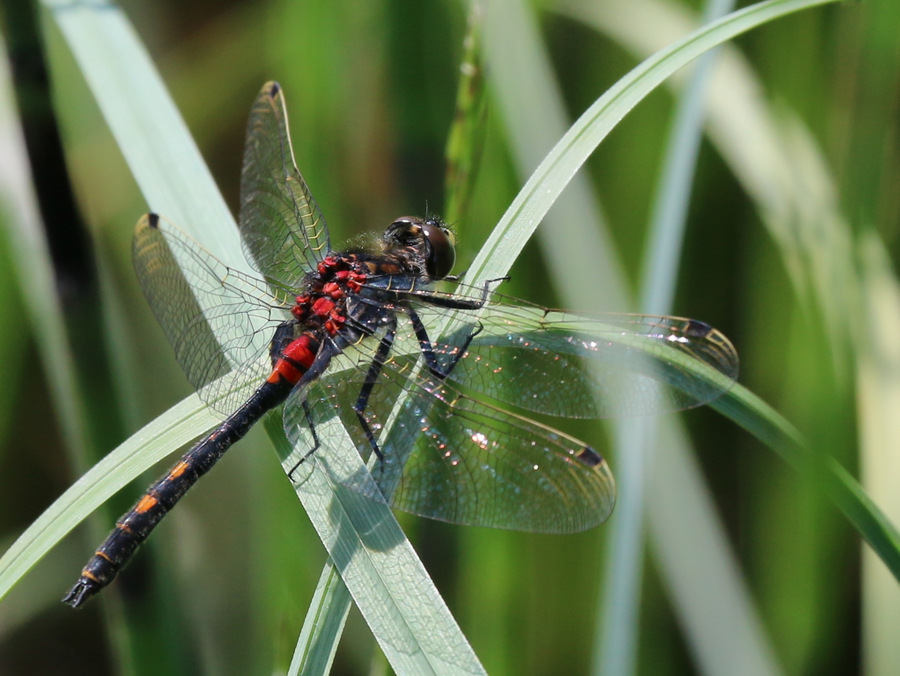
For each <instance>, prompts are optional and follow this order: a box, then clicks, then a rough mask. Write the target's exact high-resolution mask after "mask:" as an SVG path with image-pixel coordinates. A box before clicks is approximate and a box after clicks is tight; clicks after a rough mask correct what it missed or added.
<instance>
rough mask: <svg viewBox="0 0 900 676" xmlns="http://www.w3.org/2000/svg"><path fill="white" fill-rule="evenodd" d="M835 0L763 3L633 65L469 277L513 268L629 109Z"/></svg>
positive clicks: (513, 211)
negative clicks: (766, 28) (691, 67)
mask: <svg viewBox="0 0 900 676" xmlns="http://www.w3.org/2000/svg"><path fill="white" fill-rule="evenodd" d="M836 1H837V0H769V2H761V3H758V4H756V5H752V6H750V7H747V8H745V9H743V10H741V11H739V12H735V13H733V14H730V15H729V16H728V17H726V18H724V19H722V20H720V21H716V22H714V23H712V24H710V25H708V26H704V27H703V28H701V29H698V30H696V31H694V32H693V33H691V34H690V35H688V36H687V37H685V38H684V39H682V40H680V41H678V42H676V43H674V44H673V45H671V46H669V47H668V48H666V49H664V50H662V51H660V52H658V53H656V54H654V55H653V56H652V57H650V58H649V59H647V60H646V61H644V62H643V63H641V64H640V65H639V66H637V67H636V68H634V69H633V70H632V71H631V72H629V73H628V74H627V75H626V76H625V77H623V78H622V79H621V80H619V81H618V82H617V83H616V84H615V85H613V86H612V87H611V88H610V89H609V90H608V91H607V92H606V93H604V94H603V96H601V97H600V98H599V99H597V100H596V101H595V102H594V103H593V104H592V105H591V106H590V108H588V109H587V110H586V111H585V112H584V113H583V114H582V115H581V116H580V117H579V118H578V120H577V121H576V122H575V124H573V125H572V126H571V127H570V128H569V130H568V131H567V132H566V134H565V136H563V138H561V139H560V140H559V142H558V143H557V144H556V146H554V148H553V149H552V150H551V151H550V152H549V153H548V154H547V156H546V157H545V158H544V160H543V161H542V162H541V163H540V165H539V166H538V167H537V169H535V171H534V173H533V174H532V175H531V176H530V177H529V179H528V181H527V182H526V184H525V185H524V186H523V187H522V190H521V191H520V192H519V194H518V195H517V196H516V198H515V200H513V202H512V204H511V205H510V207H509V209H507V211H506V213H505V214H504V215H503V217H502V218H501V219H500V222H499V223H498V224H497V227H496V228H495V229H494V231H493V233H492V234H491V236H490V238H488V241H487V242H485V245H484V246H483V247H482V249H481V251H480V252H479V254H478V256H477V257H476V259H475V261H474V262H473V263H472V266H471V268H470V269H469V275H470V277H468V278H467V279H468V281H469V282H470V283H476V284H477V282H478V281H483V280H487V279H495V278H498V277H503V276H505V275H506V274H507V273H508V272H509V269H510V267H511V266H512V263H513V261H515V259H516V258H517V257H518V255H519V253H520V252H521V250H522V247H524V246H525V243H526V242H527V241H528V239H529V238H530V237H531V235H532V234H533V233H534V230H535V229H536V228H537V226H538V225H539V224H540V222H541V220H542V219H543V218H544V216H546V214H547V211H549V209H550V207H551V206H552V205H553V204H554V202H556V200H557V199H558V197H559V195H560V193H562V191H563V189H564V188H565V187H566V186H567V185H568V183H569V181H571V179H572V177H573V176H574V175H575V173H576V172H577V171H578V170H579V169H580V168H581V166H582V165H583V164H584V162H585V160H587V158H588V157H589V156H590V154H591V153H592V152H593V151H594V149H595V148H596V147H597V146H598V145H599V144H600V142H601V141H602V140H603V139H604V138H606V136H607V134H609V132H610V131H611V130H612V129H613V128H614V127H615V126H616V125H617V124H618V123H619V121H621V119H622V118H623V117H624V116H625V115H626V114H627V113H628V111H630V110H631V109H632V108H634V106H635V105H637V104H638V103H639V102H640V101H641V100H642V99H643V98H644V97H646V96H647V94H649V93H650V92H651V91H653V90H654V89H655V88H656V87H658V86H659V85H660V84H662V82H663V81H665V80H666V79H667V78H668V77H670V76H671V75H672V74H673V73H675V72H676V71H677V70H678V69H680V68H682V67H683V66H685V65H687V64H688V63H690V62H691V61H693V60H694V59H696V58H697V57H698V56H700V55H702V54H704V53H705V52H707V51H708V50H710V49H712V48H714V47H716V46H718V45H720V44H722V43H723V42H726V41H727V40H730V39H732V38H734V37H736V36H738V35H740V34H742V33H745V32H747V31H749V30H752V29H753V28H755V27H757V26H761V25H764V24H766V23H768V22H770V21H773V20H775V19H777V18H779V17H782V16H786V15H788V14H792V13H794V12H799V11H801V10H804V9H808V8H811V7H816V6H819V5H825V4H831V3H834V2H836ZM473 280H474V281H473Z"/></svg>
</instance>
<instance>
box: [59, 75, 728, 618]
mask: <svg viewBox="0 0 900 676" xmlns="http://www.w3.org/2000/svg"><path fill="white" fill-rule="evenodd" d="M238 222H239V228H240V233H241V239H242V243H243V247H244V251H245V254H246V257H247V259H248V262H249V263H250V265H251V267H252V268H253V269H254V270H255V271H256V272H257V273H259V274H258V275H252V274H247V273H244V272H241V271H239V270H237V269H234V268H231V267H228V266H227V265H225V264H224V263H222V262H220V261H219V260H217V259H216V258H215V257H214V256H212V255H211V254H210V253H209V252H207V251H206V250H205V249H204V248H203V247H202V246H201V245H200V244H198V243H197V242H196V241H194V240H193V239H191V238H190V237H189V236H188V235H187V234H185V233H184V232H183V231H182V230H180V229H179V228H178V227H177V226H176V225H174V224H173V223H171V222H169V221H168V220H166V219H165V218H163V217H161V216H159V215H157V214H152V213H151V214H147V215H145V216H144V217H142V218H141V219H140V221H139V222H138V225H137V228H136V232H135V237H134V245H133V258H134V266H135V270H136V273H137V277H138V279H139V280H140V284H141V287H142V288H143V291H144V294H145V296H146V298H147V301H148V302H149V304H150V307H151V308H152V309H153V311H154V313H155V315H156V317H157V319H158V321H159V323H160V324H161V326H162V328H163V330H164V332H165V334H166V336H167V338H168V339H169V341H170V342H171V344H172V346H173V347H174V350H175V356H176V358H177V360H178V362H179V363H180V365H181V366H182V368H183V370H184V371H185V374H186V375H187V377H188V379H189V380H190V382H191V383H192V384H193V386H194V387H195V388H196V389H197V391H198V393H199V395H200V397H201V398H202V400H203V401H204V402H205V403H206V404H207V405H208V406H210V407H211V408H213V409H214V410H215V411H217V412H219V413H221V414H222V415H223V417H224V420H223V421H222V422H221V424H219V426H218V427H216V428H215V429H214V430H213V431H212V432H210V433H209V434H207V435H206V436H205V437H204V438H202V439H201V440H200V441H199V442H197V443H196V444H195V445H194V446H193V447H192V448H191V449H190V450H188V451H187V453H185V454H184V456H183V457H182V458H181V459H180V460H179V461H178V462H177V463H176V464H175V465H174V466H173V467H172V468H171V469H170V470H169V471H168V472H167V473H166V474H165V475H164V476H162V477H161V478H160V479H159V480H158V481H156V482H155V483H154V484H153V485H151V486H150V487H149V488H148V489H147V490H146V492H145V493H144V495H143V496H142V497H141V498H140V499H139V500H138V502H137V503H136V504H135V505H134V507H132V508H131V509H130V510H129V511H128V512H127V513H125V514H124V515H123V516H122V517H121V518H120V519H119V520H118V521H117V523H116V525H115V528H114V529H113V531H112V532H111V533H110V534H109V536H108V537H107V539H106V540H105V541H104V542H103V543H102V544H101V545H100V547H99V548H98V549H97V550H96V553H95V554H94V556H92V557H91V559H90V560H89V561H88V563H87V565H86V566H85V567H84V569H83V570H82V573H81V576H80V578H79V579H78V581H77V582H76V584H75V585H74V586H73V587H72V589H71V590H70V591H69V592H68V594H67V595H66V596H65V597H64V599H63V601H64V602H65V603H67V604H69V605H71V606H73V607H76V608H77V607H80V606H82V605H83V604H84V603H85V602H86V601H87V600H88V599H90V598H91V597H93V596H95V595H96V594H97V593H98V592H100V591H101V590H102V589H103V588H105V587H106V586H107V585H109V584H110V583H111V582H112V581H113V579H114V578H115V577H116V575H117V574H118V573H119V571H120V570H121V569H122V567H123V566H124V565H125V564H126V563H127V562H128V560H129V559H130V558H131V556H132V555H133V554H134V552H135V550H136V549H137V548H138V546H139V545H140V544H141V543H142V542H144V541H145V540H146V539H147V537H148V536H149V534H150V532H151V531H152V530H153V528H154V527H155V526H156V525H157V524H158V523H159V522H160V520H161V519H162V518H163V517H164V516H165V515H166V514H167V513H168V512H169V511H170V510H171V509H172V508H173V507H174V506H175V504H176V503H177V502H178V501H179V500H180V499H181V498H182V497H183V496H184V494H185V493H186V492H187V490H188V489H189V488H190V487H191V486H193V485H194V484H195V483H196V481H197V480H198V479H199V478H200V477H201V476H203V475H204V474H206V473H207V472H208V471H209V470H210V469H211V468H212V466H213V465H214V464H215V463H216V462H217V461H218V460H219V459H220V458H221V457H222V455H223V454H224V453H225V452H226V451H227V450H228V449H229V448H230V447H231V446H232V445H233V444H234V443H235V442H236V441H238V440H239V439H241V438H242V437H243V436H244V435H245V434H246V433H247V431H248V430H249V429H250V428H251V427H252V426H253V425H254V424H255V423H256V422H258V421H259V420H260V419H261V418H262V417H263V416H264V415H266V414H267V413H268V412H270V411H273V410H275V409H277V408H279V407H281V411H282V418H283V423H284V431H285V433H286V435H287V438H288V440H289V441H290V442H291V443H292V444H293V445H294V447H295V448H298V449H301V451H302V455H301V457H300V458H299V459H298V460H297V461H296V463H294V466H293V468H292V469H291V470H290V471H289V475H290V477H291V479H292V480H293V481H295V482H298V483H302V482H303V481H304V480H305V478H306V477H308V476H309V473H310V472H312V471H315V470H316V469H319V470H321V471H329V462H328V458H329V457H330V454H334V453H340V452H346V451H345V449H346V448H347V445H348V444H350V445H352V446H354V447H355V448H356V450H357V451H358V452H359V453H360V454H361V455H362V456H363V458H368V459H370V468H371V475H367V477H359V476H358V475H356V474H354V475H353V476H341V477H340V478H339V481H340V483H341V484H342V485H344V486H347V487H348V488H351V489H353V490H355V491H358V492H360V493H363V494H364V495H366V496H367V497H369V498H372V499H374V500H379V501H382V502H386V503H387V504H390V505H391V506H393V507H395V508H397V509H400V510H403V511H407V512H411V513H413V514H417V515H421V516H425V517H429V518H433V519H438V520H443V521H447V522H451V523H457V524H468V525H480V526H491V527H497V528H505V529H514V530H522V531H531V532H548V533H571V532H577V531H581V530H584V529H587V528H591V527H593V526H596V525H597V524H599V523H602V522H603V521H605V520H606V519H607V518H608V517H609V516H610V514H611V512H612V509H613V506H614V504H615V497H616V489H615V480H614V478H613V475H612V473H611V471H610V469H609V466H608V464H607V462H606V460H605V458H604V457H603V455H602V454H601V453H600V452H599V451H598V450H597V449H595V448H594V447H592V446H590V445H588V444H586V443H585V442H583V441H580V440H578V439H576V438H575V437H573V436H570V435H568V434H565V433H563V432H561V431H559V430H557V429H555V428H554V427H553V426H552V424H551V423H550V422H548V421H552V419H554V418H614V417H622V416H633V415H649V414H657V413H661V412H671V411H679V410H683V409H686V408H690V407H694V406H699V405H702V404H705V403H708V402H710V401H712V400H714V399H715V398H717V397H719V396H720V395H722V394H723V393H724V392H725V391H727V389H728V388H729V387H730V385H731V384H732V383H733V382H734V381H735V379H736V378H737V374H738V357H737V353H736V352H735V349H734V347H733V346H732V344H731V343H730V342H729V340H728V338H727V337H725V335H724V334H722V333H721V332H720V331H718V330H716V329H714V328H712V327H710V326H709V325H707V324H705V323H703V322H700V321H697V320H693V319H683V318H677V317H663V316H646V315H626V314H607V315H590V316H589V315H578V314H573V313H569V312H565V311H559V310H550V309H547V308H544V307H541V306H538V305H534V304H531V303H527V302H525V301H522V300H518V299H515V298H511V297H507V296H505V295H503V294H501V293H498V292H497V286H499V285H500V284H501V283H502V281H503V280H493V281H488V282H485V283H483V284H475V285H469V284H466V283H463V281H462V280H461V279H460V278H458V277H454V276H452V275H451V274H450V273H451V271H452V269H453V266H454V264H455V259H456V253H455V243H454V238H453V233H452V231H451V230H450V228H449V227H448V226H447V225H446V224H444V223H443V222H442V221H441V220H440V219H439V218H437V217H436V216H428V217H426V218H418V217H401V218H398V219H396V220H395V221H393V222H392V223H391V224H390V225H389V226H388V228H387V229H386V230H385V232H384V233H383V235H382V236H381V237H380V238H377V237H376V238H372V239H371V240H370V241H368V242H364V243H362V244H359V245H357V246H353V247H350V248H346V249H341V250H334V249H332V247H331V243H330V237H329V231H328V226H327V225H326V222H325V219H324V217H323V216H322V213H321V211H320V209H319V207H318V205H317V203H316V201H315V199H314V198H313V196H312V193H311V192H310V190H309V187H308V186H307V184H306V182H305V181H304V179H303V177H302V176H301V174H300V172H299V170H298V169H297V166H296V162H295V160H294V155H293V150H292V146H291V140H290V135H289V131H288V117H287V109H286V105H285V100H284V93H283V91H282V88H281V87H280V85H279V84H278V83H276V82H269V83H267V84H266V85H264V86H263V88H262V90H261V91H260V93H259V95H258V96H257V98H256V101H255V103H254V105H253V108H252V110H251V113H250V117H249V120H248V124H247V140H246V146H245V151H244V158H243V165H242V171H241V202H240V214H239V219H238ZM438 283H449V284H451V285H453V286H452V289H451V290H449V291H447V290H441V289H439V288H437V287H438ZM335 421H340V422H341V423H342V424H341V425H340V426H335V425H333V424H331V423H334V422H335Z"/></svg>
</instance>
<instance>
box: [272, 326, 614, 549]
mask: <svg viewBox="0 0 900 676" xmlns="http://www.w3.org/2000/svg"><path fill="white" fill-rule="evenodd" d="M376 344H377V341H369V340H367V341H362V342H361V343H359V344H357V345H355V346H352V347H350V348H347V349H346V350H345V351H344V354H342V355H340V357H339V358H336V362H337V363H335V364H334V365H333V369H332V370H331V371H329V372H328V373H326V375H324V376H322V377H321V378H320V379H319V380H318V382H316V383H315V384H313V385H312V386H311V388H310V390H309V392H301V391H298V390H295V391H294V392H293V393H292V395H291V397H290V398H289V399H288V401H287V403H286V405H285V409H284V411H285V418H284V424H285V430H286V432H287V434H288V437H289V438H290V439H292V440H294V441H296V440H298V439H302V440H303V441H304V442H305V443H307V444H308V443H310V439H311V436H310V435H309V432H308V425H307V419H306V414H305V413H304V411H303V407H302V403H301V402H302V401H303V400H304V399H306V401H307V402H308V407H309V412H310V417H311V419H312V422H313V424H314V426H315V427H316V430H317V435H318V437H319V441H320V447H319V448H318V449H317V451H316V452H315V453H314V454H312V455H311V456H309V458H308V459H307V461H306V462H307V463H310V465H312V464H314V463H315V464H318V465H319V466H320V467H324V468H325V469H326V471H329V472H332V470H331V468H332V467H333V466H337V465H339V464H340V462H339V460H337V459H335V457H334V455H333V452H334V451H336V450H338V449H339V448H341V445H342V443H343V440H344V439H345V438H346V437H344V436H343V432H341V433H339V434H334V435H332V434H331V432H330V431H329V430H330V429H333V428H332V427H329V425H328V424H327V423H329V422H332V421H333V420H334V419H335V418H336V417H337V418H340V419H341V420H342V421H343V423H344V429H346V431H347V432H348V433H349V434H350V436H351V438H352V440H353V442H354V444H355V445H356V447H357V449H358V450H359V451H360V453H361V454H362V455H363V456H364V457H367V456H368V455H369V454H371V451H372V446H371V444H370V442H369V440H368V439H367V437H366V435H365V433H364V431H363V428H362V426H361V425H360V422H359V419H358V417H357V414H356V412H355V411H354V409H353V406H354V403H355V402H356V401H357V398H358V396H359V393H360V391H361V389H362V386H363V383H364V381H365V379H366V376H367V372H368V365H369V364H370V363H371V362H372V360H373V359H374V357H375V345H376ZM409 365H410V363H409V361H408V360H405V359H400V360H399V361H398V360H394V359H390V360H388V361H387V363H386V364H385V365H384V367H383V369H382V372H381V374H380V377H379V378H378V381H377V384H376V385H375V387H374V388H373V390H372V393H371V395H370V397H369V400H368V405H367V407H366V409H365V411H364V413H363V417H364V418H365V420H366V423H367V425H368V427H369V429H370V430H371V431H372V433H373V435H374V438H375V439H376V441H377V444H378V447H379V449H380V452H381V453H382V456H383V457H382V459H381V460H377V461H375V464H374V467H373V469H372V476H373V477H374V479H375V482H376V483H375V484H373V483H372V480H371V478H370V477H368V476H367V475H365V476H356V475H335V474H334V473H333V472H332V477H333V478H334V479H335V480H336V481H338V482H339V483H340V484H341V485H343V486H345V487H348V488H351V489H352V490H354V491H357V492H359V493H362V494H363V495H366V496H367V497H370V498H373V499H376V500H383V501H386V502H387V503H388V504H390V505H391V506H392V507H395V508H397V509H400V510H403V511H406V512H410V513H413V514H418V515H420V516H425V517H428V518H432V519H438V520H441V521H447V522H450V523H459V524H467V525H478V526H490V527H494V528H505V529H512V530H522V531H532V532H547V533H569V532H577V531H581V530H585V529H587V528H591V527H593V526H595V525H597V524H599V523H601V522H603V521H605V520H606V519H607V518H608V517H609V514H610V513H611V511H612V508H613V505H614V503H615V481H614V479H613V477H612V474H611V472H610V471H609V468H608V466H607V464H606V462H605V461H604V459H603V458H602V456H601V455H599V454H598V453H597V452H596V451H594V450H593V449H591V448H589V447H586V446H585V445H584V444H583V443H582V442H580V441H578V440H577V439H574V438H572V437H570V436H568V435H565V434H563V433H562V432H559V431H557V430H554V429H552V428H550V427H547V426H544V425H541V424H540V423H537V422H535V421H532V420H529V419H527V418H525V417H522V416H518V415H515V414H513V413H510V412H507V411H503V410H501V409H500V408H497V407H495V406H492V405H490V404H487V403H485V402H482V401H479V400H478V399H476V398H472V397H469V396H466V395H464V394H463V393H461V392H460V391H459V390H457V389H456V388H455V387H454V386H453V385H452V384H451V383H447V382H445V383H440V382H437V381H435V379H434V378H431V377H429V376H428V374H427V371H426V372H425V374H424V375H423V376H417V375H415V374H414V373H411V372H410V370H409V368H408V367H409ZM401 395H404V396H405V399H404V402H405V403H404V404H403V405H402V407H401V408H400V410H399V412H397V415H396V417H395V418H391V416H392V412H393V410H394V407H395V402H396V401H397V400H398V397H400V396H401ZM304 471H309V470H308V469H307V470H301V476H302V473H303V472H304ZM376 484H377V487H376Z"/></svg>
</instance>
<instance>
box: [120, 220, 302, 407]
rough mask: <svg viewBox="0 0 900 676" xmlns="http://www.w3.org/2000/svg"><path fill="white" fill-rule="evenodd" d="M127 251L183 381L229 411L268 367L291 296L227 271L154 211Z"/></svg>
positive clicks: (217, 405)
mask: <svg viewBox="0 0 900 676" xmlns="http://www.w3.org/2000/svg"><path fill="white" fill-rule="evenodd" d="M132 253H133V258H134V268H135V272H136V273H137V277H138V280H139V281H140V284H141V287H142V288H143V290H144V295H145V296H146V297H147V301H148V302H149V304H150V307H151V308H152V309H153V312H154V314H155V315H156V318H157V320H158V321H159V323H160V325H161V326H162V328H163V331H164V332H165V334H166V337H167V338H168V339H169V342H170V343H171V344H172V347H173V349H174V350H175V357H176V359H177V360H178V363H179V364H180V365H181V368H182V369H183V370H184V372H185V374H186V375H187V378H188V380H189V381H190V382H191V384H192V385H193V386H194V387H195V388H196V389H197V390H198V392H199V394H200V396H201V398H202V399H203V400H204V401H205V402H207V403H208V404H209V405H210V406H211V407H212V408H213V409H215V410H217V411H219V412H221V413H225V414H230V413H233V412H234V410H235V409H236V408H237V407H238V406H239V405H241V404H243V403H244V401H246V400H247V398H249V396H250V394H252V393H253V391H254V390H255V389H256V388H257V387H258V386H259V384H260V383H261V382H262V381H263V379H264V378H265V377H266V375H268V373H269V371H270V370H271V364H270V361H269V354H268V353H269V349H268V348H269V341H270V340H271V338H272V334H273V332H274V328H275V327H276V326H277V325H278V324H280V323H281V322H283V321H284V320H285V319H287V318H289V316H290V314H289V312H288V308H289V307H290V300H291V299H290V297H289V296H288V294H287V293H285V295H284V296H283V297H282V298H280V299H279V298H276V297H274V296H273V295H272V293H271V288H270V287H269V286H268V285H267V284H265V283H264V282H263V281H262V280H259V279H254V278H253V277H250V276H248V275H245V274H242V273H240V272H238V271H237V270H234V269H232V268H229V267H228V266H227V265H225V264H224V263H222V262H220V261H219V260H218V259H216V258H215V257H214V256H213V255H212V254H210V253H209V252H208V251H206V250H205V249H204V248H203V247H201V246H200V245H199V244H198V243H197V242H196V241H194V240H193V239H191V238H190V237H189V236H188V235H186V234H185V233H184V232H183V231H181V230H180V229H179V228H178V227H177V226H175V225H174V224H172V223H171V222H169V221H167V220H165V219H164V218H161V217H159V216H157V215H156V214H146V215H145V216H143V217H142V218H141V219H140V221H138V224H137V227H136V229H135V234H134V243H133V251H132ZM179 263H180V264H179Z"/></svg>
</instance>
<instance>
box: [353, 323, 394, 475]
mask: <svg viewBox="0 0 900 676" xmlns="http://www.w3.org/2000/svg"><path fill="white" fill-rule="evenodd" d="M396 334H397V327H396V322H394V323H392V325H391V326H390V327H389V328H388V330H387V332H386V333H385V334H384V337H383V338H382V339H381V342H380V343H379V344H378V350H376V352H375V358H374V359H373V360H372V363H371V364H370V365H369V370H368V372H367V373H366V379H365V380H364V381H363V386H362V389H361V390H360V391H359V397H358V398H357V400H356V403H355V404H354V405H353V411H354V412H355V413H356V417H357V418H358V419H359V424H360V426H361V427H362V430H363V433H364V434H365V435H366V439H367V440H368V442H369V445H370V446H371V447H372V452H373V453H375V457H377V458H378V459H379V460H383V459H384V456H383V455H382V454H381V449H380V448H378V441H377V440H376V439H375V435H374V434H373V433H372V428H371V427H370V426H369V422H368V421H367V420H366V416H365V413H366V408H367V407H368V405H369V396H370V395H371V394H372V388H373V387H375V383H376V382H378V375H379V374H380V373H381V368H382V367H383V366H384V363H385V362H386V361H387V358H388V355H389V354H390V353H391V348H392V347H393V345H394V337H395V336H396Z"/></svg>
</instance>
